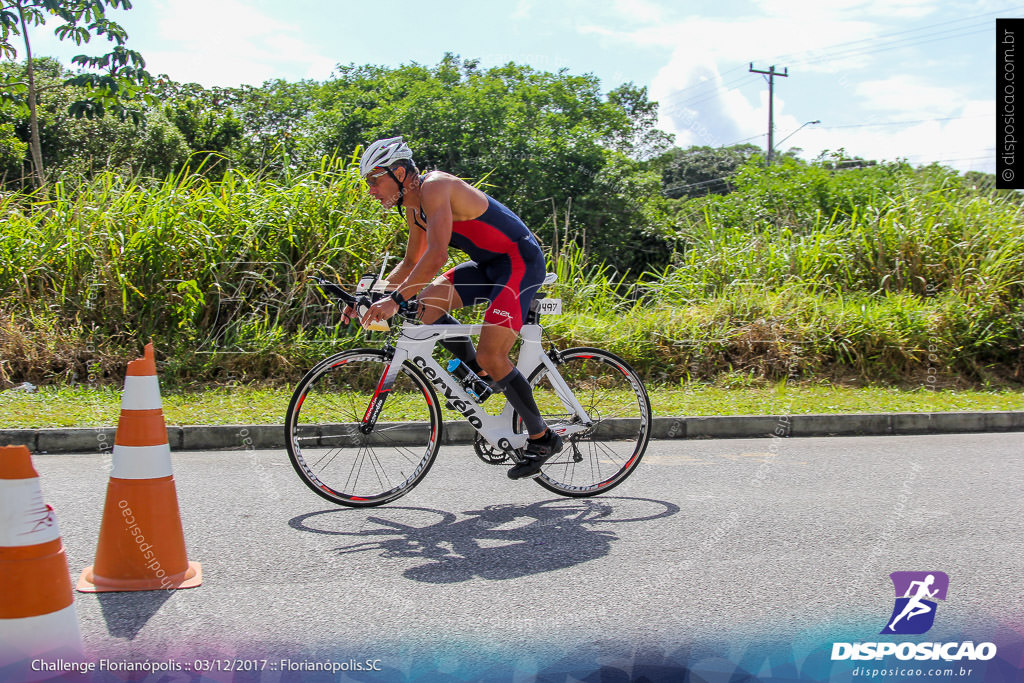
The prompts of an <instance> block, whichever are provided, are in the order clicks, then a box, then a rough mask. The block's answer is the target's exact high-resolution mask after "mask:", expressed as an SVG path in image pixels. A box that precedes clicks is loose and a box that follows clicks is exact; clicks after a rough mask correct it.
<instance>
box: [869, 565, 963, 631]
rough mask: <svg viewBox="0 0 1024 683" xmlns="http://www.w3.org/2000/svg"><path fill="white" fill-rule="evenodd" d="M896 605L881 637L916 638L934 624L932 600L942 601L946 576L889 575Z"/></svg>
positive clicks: (940, 573) (919, 574)
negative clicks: (883, 635)
mask: <svg viewBox="0 0 1024 683" xmlns="http://www.w3.org/2000/svg"><path fill="white" fill-rule="evenodd" d="M889 578H891V579H892V585H893V587H894V588H895V589H896V605H895V606H894V607H893V608H892V616H891V617H889V623H888V625H887V626H886V627H885V628H884V629H882V633H883V634H886V633H898V634H900V635H920V634H921V633H925V632H927V631H928V629H930V628H931V627H932V624H933V623H934V622H935V609H936V603H935V602H934V600H933V599H932V598H934V599H938V600H945V599H946V590H947V589H948V588H949V576H947V575H946V573H945V572H893V573H892V574H889Z"/></svg>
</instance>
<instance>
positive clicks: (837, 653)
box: [832, 571, 996, 662]
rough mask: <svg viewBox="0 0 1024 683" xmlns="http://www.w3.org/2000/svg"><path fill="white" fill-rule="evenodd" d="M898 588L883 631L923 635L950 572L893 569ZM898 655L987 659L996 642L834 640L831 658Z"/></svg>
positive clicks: (943, 595) (922, 658)
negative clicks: (896, 570) (841, 641)
mask: <svg viewBox="0 0 1024 683" xmlns="http://www.w3.org/2000/svg"><path fill="white" fill-rule="evenodd" d="M889 578H891V579H892V584H893V588H894V590H895V591H896V600H895V604H894V605H893V608H892V614H891V615H890V616H889V619H888V621H887V622H886V625H885V628H884V629H882V631H881V635H920V634H922V633H927V632H928V631H929V630H930V629H931V627H932V625H933V624H934V623H935V614H936V609H937V603H936V602H935V600H942V601H945V600H946V593H947V591H948V590H949V576H947V575H946V573H945V572H938V571H931V572H893V573H892V574H890V575H889ZM889 656H895V657H896V658H897V659H899V660H904V661H906V660H911V659H913V660H918V661H927V660H932V661H936V660H940V659H941V660H943V661H946V662H952V661H959V660H968V661H978V660H981V661H987V660H989V659H992V658H993V657H995V656H996V646H995V644H994V643H987V642H986V643H978V644H977V645H975V644H974V642H973V641H969V640H967V641H963V642H946V643H935V642H926V643H890V642H857V643H832V660H833V661H837V660H847V659H852V660H862V661H863V660H871V659H876V660H877V659H883V658H885V657H889Z"/></svg>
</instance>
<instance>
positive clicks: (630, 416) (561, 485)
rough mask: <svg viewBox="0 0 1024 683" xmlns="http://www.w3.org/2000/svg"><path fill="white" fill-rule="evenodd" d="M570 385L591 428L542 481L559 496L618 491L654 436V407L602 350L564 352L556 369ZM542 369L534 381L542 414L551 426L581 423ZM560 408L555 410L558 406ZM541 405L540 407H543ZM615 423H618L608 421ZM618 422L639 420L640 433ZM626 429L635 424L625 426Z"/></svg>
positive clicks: (574, 438) (571, 442)
mask: <svg viewBox="0 0 1024 683" xmlns="http://www.w3.org/2000/svg"><path fill="white" fill-rule="evenodd" d="M557 370H558V373H559V374H560V375H561V376H562V380H563V381H564V383H565V386H566V387H568V389H569V390H570V391H571V392H572V393H573V395H574V396H575V400H576V401H577V402H578V404H579V405H580V406H581V407H582V408H583V410H584V411H585V412H586V414H587V415H588V416H589V418H590V420H591V422H592V424H591V425H589V426H588V427H587V429H585V430H583V431H579V432H576V433H574V434H571V435H570V436H569V437H567V439H566V446H567V448H566V450H565V451H563V454H560V455H558V456H557V457H555V458H552V459H551V460H549V461H548V462H547V463H546V464H545V465H544V467H543V468H542V470H541V476H540V477H538V478H537V480H536V481H537V482H538V483H539V484H540V485H541V486H544V487H545V488H548V489H550V490H552V491H555V492H556V493H561V494H563V495H569V496H589V495H594V494H596V493H600V492H603V491H607V490H609V489H611V488H613V487H614V486H615V485H617V484H618V483H620V482H621V481H622V480H624V479H625V478H626V477H627V476H629V474H630V473H631V472H632V471H633V469H634V468H635V467H636V465H637V464H638V462H639V460H640V457H642V455H643V451H644V450H645V449H646V447H647V440H648V439H649V437H650V433H649V431H650V402H649V400H648V398H647V394H646V392H645V391H644V390H643V388H642V384H641V383H640V381H639V379H638V378H637V377H636V375H635V373H633V371H632V370H631V369H629V367H628V365H626V364H625V361H622V360H621V359H620V358H618V357H616V356H614V355H612V354H609V353H608V352H606V351H601V350H598V349H578V350H570V351H566V352H563V354H562V363H561V364H560V365H558V366H557ZM548 372H549V371H548V370H547V368H544V367H542V368H541V369H540V370H539V371H538V372H537V373H535V374H534V376H533V377H532V379H531V381H532V382H533V384H534V386H536V387H537V388H538V391H540V392H541V394H542V395H543V396H544V397H545V401H544V406H543V407H542V413H543V416H544V419H545V420H546V421H547V422H548V424H549V425H557V424H558V422H559V421H565V422H568V423H575V424H579V421H578V420H579V418H578V416H576V415H575V414H573V413H572V412H571V411H570V412H569V413H566V412H564V411H565V409H567V408H569V406H570V405H571V404H572V401H571V400H569V399H568V398H567V397H565V396H564V395H563V394H564V389H558V388H556V387H560V386H561V382H557V381H554V380H551V379H549V378H548V377H547V374H548ZM555 401H557V402H558V407H557V408H554V409H552V408H553V406H552V405H551V404H552V403H553V402H555ZM540 403H541V402H540V401H538V405H540ZM609 420H615V422H609ZM618 420H637V421H638V425H639V428H638V429H637V430H636V431H633V430H632V429H627V428H626V427H625V426H624V425H623V424H622V423H620V422H618ZM626 424H627V425H628V424H630V423H626Z"/></svg>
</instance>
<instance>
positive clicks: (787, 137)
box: [775, 119, 821, 147]
mask: <svg viewBox="0 0 1024 683" xmlns="http://www.w3.org/2000/svg"><path fill="white" fill-rule="evenodd" d="M818 123H821V120H820V119H819V120H818V121H808V122H807V123H805V124H803V125H802V126H800V128H803V127H804V126H813V125H815V124H818ZM800 128H797V129H796V130H794V131H793V132H792V133H790V134H789V135H787V136H786V137H784V138H782V139H781V140H779V142H778V144H777V145H775V146H776V147H782V143H783V142H785V141H786V140H788V139H790V138H791V137H793V136H794V135H796V134H797V133H799V132H800Z"/></svg>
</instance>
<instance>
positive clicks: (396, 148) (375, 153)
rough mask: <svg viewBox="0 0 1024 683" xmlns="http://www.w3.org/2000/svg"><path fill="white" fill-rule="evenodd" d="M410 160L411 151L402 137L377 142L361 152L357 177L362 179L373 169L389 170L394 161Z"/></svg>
mask: <svg viewBox="0 0 1024 683" xmlns="http://www.w3.org/2000/svg"><path fill="white" fill-rule="evenodd" d="M402 159H412V150H411V149H409V145H407V144H405V142H404V141H403V140H402V136H401V135H399V136H398V137H397V138H387V139H385V140H377V142H375V143H373V144H372V145H370V146H369V147H367V148H366V151H365V152H363V157H362V158H361V159H360V160H359V175H361V176H363V177H364V178H365V177H366V175H367V174H368V173H369V172H370V171H372V170H373V169H375V168H382V167H383V168H389V167H390V166H392V165H393V164H394V163H395V162H396V161H400V160H402Z"/></svg>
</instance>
